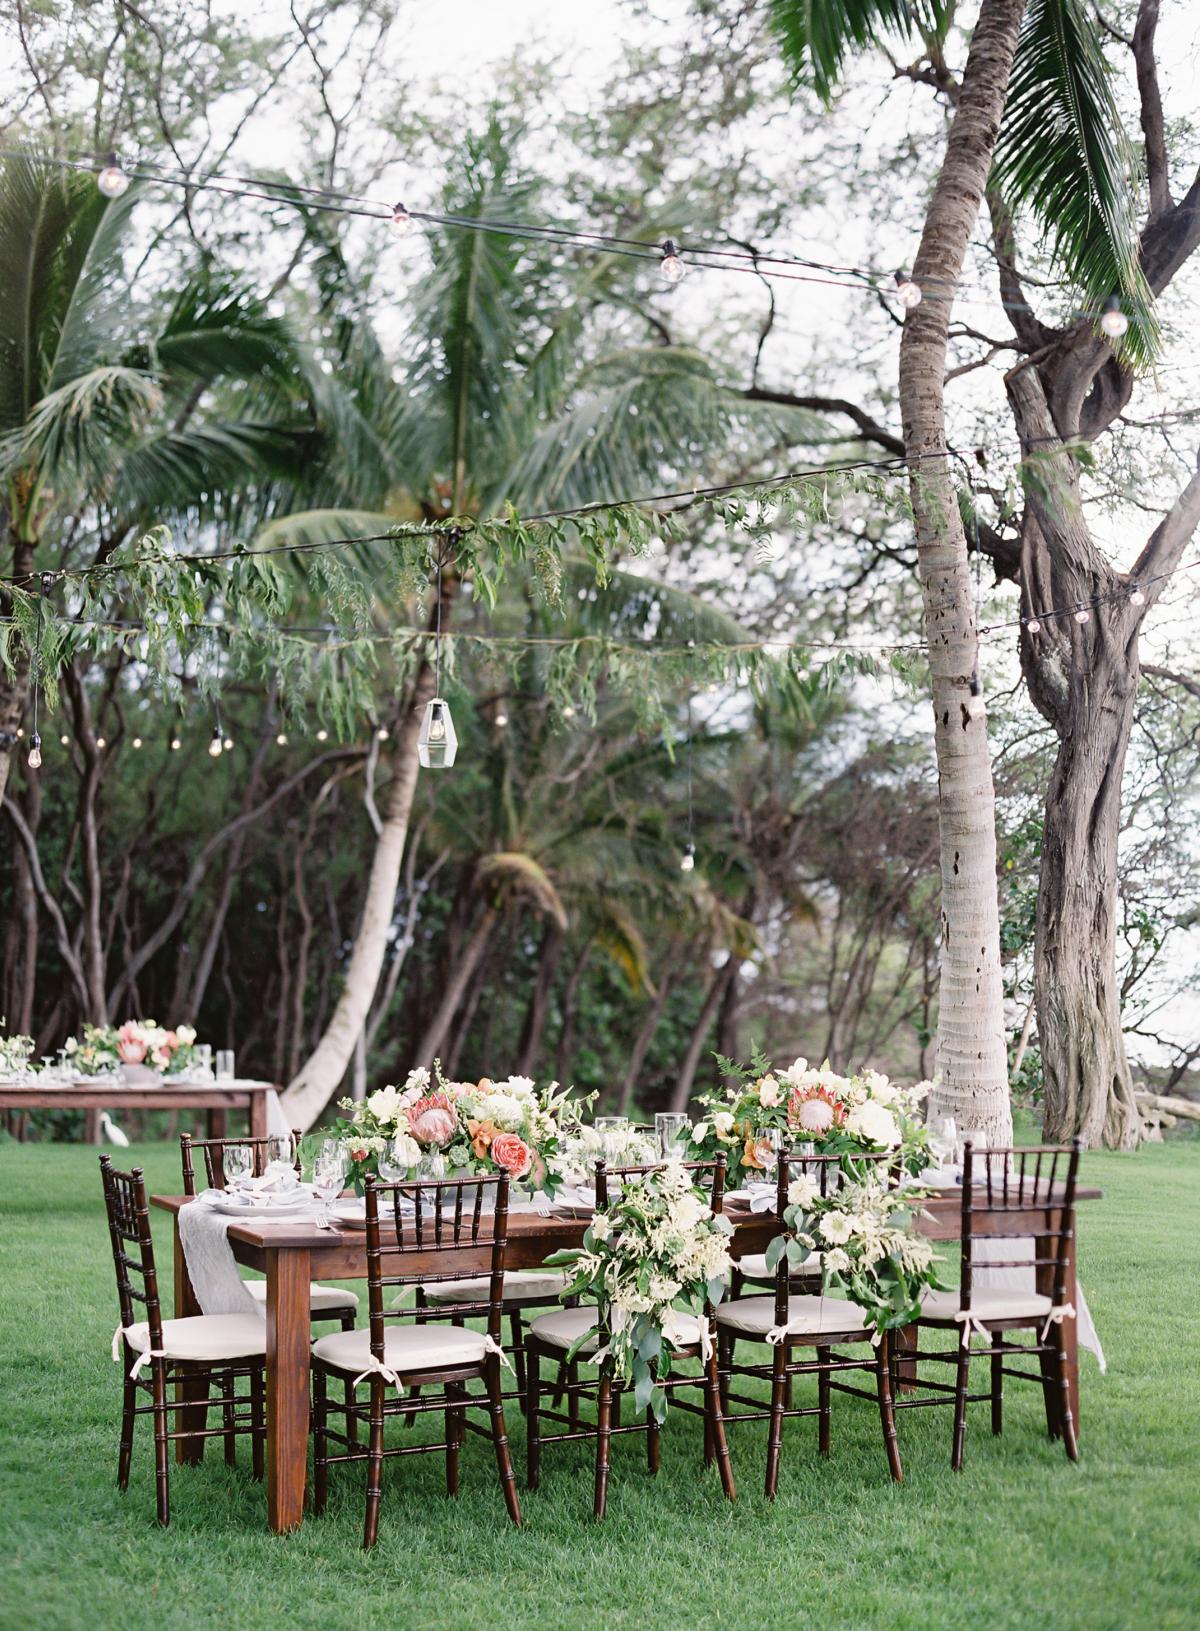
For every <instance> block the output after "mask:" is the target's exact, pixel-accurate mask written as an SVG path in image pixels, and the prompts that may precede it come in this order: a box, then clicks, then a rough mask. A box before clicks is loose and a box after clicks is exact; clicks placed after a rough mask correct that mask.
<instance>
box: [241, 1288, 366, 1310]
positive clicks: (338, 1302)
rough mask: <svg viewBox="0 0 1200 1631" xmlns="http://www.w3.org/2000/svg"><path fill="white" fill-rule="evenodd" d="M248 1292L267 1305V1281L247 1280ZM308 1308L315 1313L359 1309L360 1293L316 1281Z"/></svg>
mask: <svg viewBox="0 0 1200 1631" xmlns="http://www.w3.org/2000/svg"><path fill="white" fill-rule="evenodd" d="M244 1283H245V1287H246V1290H247V1291H248V1292H249V1293H250V1295H251V1296H252V1297H253V1298H254V1300H255V1302H256V1303H265V1302H266V1300H267V1282H266V1281H265V1280H247V1281H245V1282H244ZM308 1306H309V1307H310V1308H311V1309H312V1311H313V1313H314V1314H315V1313H318V1312H321V1313H324V1312H326V1311H329V1312H332V1311H333V1310H334V1309H335V1308H336V1309H342V1308H354V1309H357V1307H358V1293H357V1292H355V1291H343V1290H342V1288H341V1286H323V1285H320V1284H319V1283H318V1282H317V1281H316V1280H314V1281H313V1282H312V1284H311V1285H310V1286H309V1288H308Z"/></svg>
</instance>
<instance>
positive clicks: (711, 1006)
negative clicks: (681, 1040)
mask: <svg viewBox="0 0 1200 1631" xmlns="http://www.w3.org/2000/svg"><path fill="white" fill-rule="evenodd" d="M736 968H737V959H736V958H735V956H734V955H733V953H732V952H730V954H729V958H728V961H727V962H726V963H725V964H724V965H723V966H722V967H721V968H719V969H718V970H717V972H716V974H715V975H714V976H713V981H712V984H711V985H710V986H709V988H708V992H707V994H706V995H705V998H704V1005H703V1007H702V1008H701V1009H700V1017H699V1019H697V1021H696V1024H695V1028H694V1029H693V1031H692V1036H691V1040H690V1041H689V1043H688V1048H687V1052H686V1053H685V1054H684V1056H683V1063H682V1065H680V1067H679V1075H678V1076H677V1077H676V1078H675V1086H674V1089H673V1090H672V1093H671V1106H670V1107H671V1109H672V1110H675V1111H677V1112H679V1113H680V1114H682V1112H683V1111H685V1110H686V1109H687V1107H688V1100H689V1099H690V1098H691V1096H692V1086H693V1084H694V1083H695V1080H696V1070H697V1068H698V1067H699V1064H700V1055H701V1053H702V1052H703V1050H704V1043H705V1039H706V1038H707V1036H708V1033H709V1032H710V1031H711V1030H712V1028H713V1021H714V1020H715V1019H716V1017H717V1010H718V1009H719V1008H720V1006H721V999H722V997H724V995H725V992H726V990H727V989H728V987H729V982H730V981H731V980H732V979H733V977H734V973H735V970H736Z"/></svg>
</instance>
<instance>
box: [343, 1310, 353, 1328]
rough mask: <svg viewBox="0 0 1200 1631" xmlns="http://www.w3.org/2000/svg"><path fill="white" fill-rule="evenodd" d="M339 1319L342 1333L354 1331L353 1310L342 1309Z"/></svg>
mask: <svg viewBox="0 0 1200 1631" xmlns="http://www.w3.org/2000/svg"><path fill="white" fill-rule="evenodd" d="M340 1319H341V1326H342V1330H343V1331H353V1329H354V1310H353V1309H352V1308H344V1309H343V1310H342V1312H341V1316H340Z"/></svg>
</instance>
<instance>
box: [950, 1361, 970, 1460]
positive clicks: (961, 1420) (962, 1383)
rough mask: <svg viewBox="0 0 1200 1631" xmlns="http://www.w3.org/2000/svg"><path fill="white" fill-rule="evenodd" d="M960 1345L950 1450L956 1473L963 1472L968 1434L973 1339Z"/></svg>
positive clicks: (955, 1372) (956, 1367) (955, 1371)
mask: <svg viewBox="0 0 1200 1631" xmlns="http://www.w3.org/2000/svg"><path fill="white" fill-rule="evenodd" d="M964 1337H965V1339H964V1340H963V1341H961V1342H960V1343H959V1349H958V1363H957V1365H956V1366H955V1368H954V1443H953V1445H952V1447H951V1450H950V1465H951V1467H952V1468H953V1469H954V1471H955V1472H961V1471H962V1464H963V1440H964V1439H965V1437H966V1432H967V1386H968V1383H969V1381H970V1374H971V1339H970V1336H969V1334H965V1333H964Z"/></svg>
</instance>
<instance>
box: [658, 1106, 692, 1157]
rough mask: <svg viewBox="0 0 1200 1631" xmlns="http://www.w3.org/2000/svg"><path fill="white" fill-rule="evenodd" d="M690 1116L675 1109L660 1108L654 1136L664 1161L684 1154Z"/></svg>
mask: <svg viewBox="0 0 1200 1631" xmlns="http://www.w3.org/2000/svg"><path fill="white" fill-rule="evenodd" d="M687 1130H688V1118H687V1117H686V1116H685V1115H680V1114H678V1113H677V1112H676V1111H674V1110H660V1111H659V1112H658V1114H657V1115H656V1116H655V1118H654V1137H655V1140H656V1142H657V1144H658V1153H659V1157H660V1159H661V1160H663V1161H668V1160H671V1159H672V1158H673V1157H681V1156H682V1155H683V1146H684V1143H685V1137H686V1134H687Z"/></svg>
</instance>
